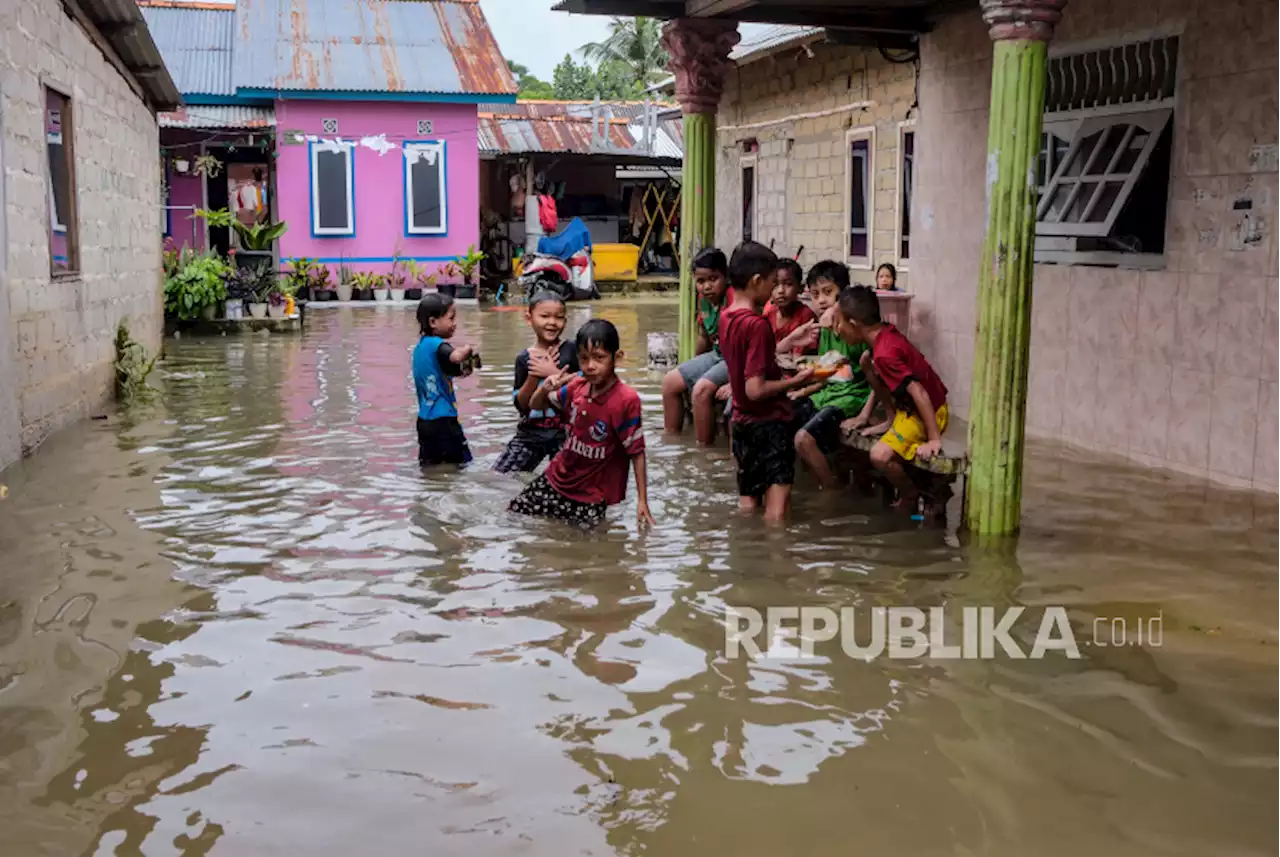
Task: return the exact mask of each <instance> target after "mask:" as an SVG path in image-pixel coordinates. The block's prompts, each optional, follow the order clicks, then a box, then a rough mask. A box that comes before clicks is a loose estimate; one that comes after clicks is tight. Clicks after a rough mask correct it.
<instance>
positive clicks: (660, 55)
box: [507, 18, 667, 101]
mask: <svg viewBox="0 0 1280 857" xmlns="http://www.w3.org/2000/svg"><path fill="white" fill-rule="evenodd" d="M661 36H662V25H661V23H660V22H659V21H657V20H655V19H653V18H614V19H613V20H612V21H610V23H609V35H608V37H606V38H605V40H604V41H602V42H591V43H589V44H586V45H583V46H582V47H581V48H579V49H578V50H579V53H581V54H582V56H583V61H582V62H576V61H575V60H574V58H573V55H572V54H565V55H564V59H563V60H561V61H560V64H559V65H557V66H556V67H555V70H554V71H553V72H552V76H551V82H550V83H547V82H546V81H545V80H541V79H540V78H538V77H537V76H535V75H533V74H530V73H529V69H528V67H527V66H523V65H521V64H520V63H517V62H512V61H511V60H507V66H508V67H509V68H510V69H511V73H512V74H513V75H514V76H515V78H516V80H517V82H518V83H519V86H520V92H519V95H520V97H521V98H537V99H560V100H575V101H576V100H583V101H589V100H591V99H593V98H596V97H599V98H600V100H602V101H623V100H631V99H637V98H640V97H642V96H643V95H644V91H645V89H647V88H648V87H649V86H652V85H653V84H654V83H657V82H658V81H660V80H662V79H663V78H664V77H665V76H666V74H667V73H666V65H667V52H666V51H665V50H664V49H663V47H662V40H661Z"/></svg>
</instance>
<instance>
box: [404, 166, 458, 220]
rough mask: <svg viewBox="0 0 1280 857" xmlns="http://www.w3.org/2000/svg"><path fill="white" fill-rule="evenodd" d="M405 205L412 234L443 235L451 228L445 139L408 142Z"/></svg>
mask: <svg viewBox="0 0 1280 857" xmlns="http://www.w3.org/2000/svg"><path fill="white" fill-rule="evenodd" d="M404 158H405V205H406V207H407V211H408V231H409V233H410V234H411V235H442V234H444V233H445V232H446V231H447V229H448V217H447V214H446V199H445V176H446V172H445V152H444V144H443V143H406V144H405V147H404Z"/></svg>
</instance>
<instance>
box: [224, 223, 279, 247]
mask: <svg viewBox="0 0 1280 857" xmlns="http://www.w3.org/2000/svg"><path fill="white" fill-rule="evenodd" d="M231 228H232V229H234V230H235V231H236V234H237V235H239V236H240V243H241V244H242V245H244V249H246V250H252V251H255V252H259V253H261V252H265V251H267V250H270V249H271V245H272V244H274V243H275V242H276V239H277V238H279V237H280V236H281V235H283V234H285V233H286V232H288V231H289V224H288V223H286V222H284V221H283V220H281V221H280V222H279V223H255V224H253V225H252V226H245V225H244V224H243V223H241V222H240V221H239V220H236V221H233V222H232V224H231Z"/></svg>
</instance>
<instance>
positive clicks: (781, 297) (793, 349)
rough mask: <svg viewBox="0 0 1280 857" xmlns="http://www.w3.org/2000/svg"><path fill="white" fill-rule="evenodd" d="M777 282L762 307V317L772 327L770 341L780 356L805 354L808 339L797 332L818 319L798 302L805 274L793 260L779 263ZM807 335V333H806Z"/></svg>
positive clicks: (807, 349)
mask: <svg viewBox="0 0 1280 857" xmlns="http://www.w3.org/2000/svg"><path fill="white" fill-rule="evenodd" d="M777 276H778V281H777V284H776V285H775V286H774V287H773V295H772V297H771V298H770V300H769V303H767V304H765V308H764V317H765V318H767V319H768V320H769V324H771V325H772V326H773V339H774V341H775V342H776V343H778V353H780V354H805V353H807V352H808V351H810V350H811V348H810V345H809V342H808V341H807V340H808V339H809V338H810V337H807V336H804V335H798V334H797V333H796V331H797V329H798V328H800V327H801V326H802V325H805V324H808V323H809V322H811V321H817V320H818V318H817V316H815V315H814V314H813V310H811V309H809V307H807V306H805V304H804V302H803V301H802V300H800V290H801V288H802V286H801V284H802V283H803V282H804V272H803V271H802V270H801V269H800V263H799V262H797V261H796V260H795V259H780V260H778V275H777ZM805 333H807V331H805Z"/></svg>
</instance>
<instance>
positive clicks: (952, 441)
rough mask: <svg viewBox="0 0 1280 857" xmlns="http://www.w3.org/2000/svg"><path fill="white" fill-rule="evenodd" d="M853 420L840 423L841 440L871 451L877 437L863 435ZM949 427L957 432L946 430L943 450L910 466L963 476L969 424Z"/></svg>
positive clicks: (943, 438) (966, 467)
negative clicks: (853, 425)
mask: <svg viewBox="0 0 1280 857" xmlns="http://www.w3.org/2000/svg"><path fill="white" fill-rule="evenodd" d="M852 422H853V421H852V420H845V421H844V422H843V423H841V424H840V434H841V440H842V441H843V443H844V445H845V446H847V447H849V448H850V449H857V450H861V451H863V452H870V451H871V447H873V446H875V445H876V441H878V440H879V439H880V436H877V437H863V435H862V430H861V429H855V428H853V427H852V426H851V423H852ZM948 429H950V430H951V432H955V434H954V435H953V434H951V433H949V432H944V433H943V435H942V452H941V453H940V454H939V455H935V456H934V457H933V458H931V459H929V460H928V461H920V460H916V461H913V462H911V464H910V465H909V466H912V467H915V468H917V469H919V470H924V471H926V472H928V473H933V474H936V475H938V476H946V477H948V478H950V479H954V478H956V477H957V476H963V475H964V474H965V473H966V472H967V471H968V469H969V456H968V455H967V454H966V448H965V447H966V440H965V439H966V437H967V436H968V430H967V426H963V425H962V426H960V427H959V430H958V431H957V426H956V424H955V423H952V424H950V425H949V426H948Z"/></svg>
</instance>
